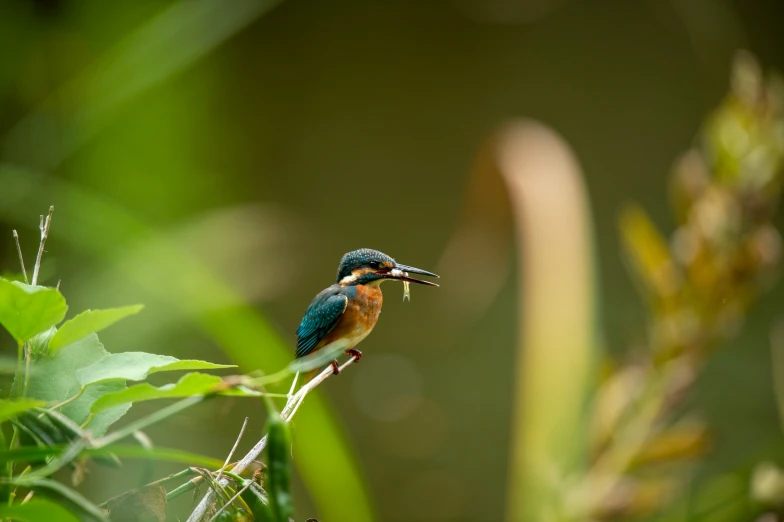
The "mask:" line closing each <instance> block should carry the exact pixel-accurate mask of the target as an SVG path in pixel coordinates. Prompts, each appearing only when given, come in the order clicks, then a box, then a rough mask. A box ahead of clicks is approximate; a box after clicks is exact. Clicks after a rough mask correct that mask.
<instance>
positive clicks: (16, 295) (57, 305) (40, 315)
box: [0, 279, 68, 342]
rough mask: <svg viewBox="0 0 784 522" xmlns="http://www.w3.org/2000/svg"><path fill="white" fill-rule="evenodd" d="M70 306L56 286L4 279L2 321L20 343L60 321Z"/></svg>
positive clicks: (0, 286)
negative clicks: (49, 286)
mask: <svg viewBox="0 0 784 522" xmlns="http://www.w3.org/2000/svg"><path fill="white" fill-rule="evenodd" d="M67 310H68V305H66V304H65V298H64V297H63V296H62V294H61V293H60V292H59V291H57V290H56V289H54V288H47V287H44V286H30V285H26V284H24V283H20V282H18V281H8V280H7V279H0V324H2V325H3V327H4V328H5V329H6V330H8V332H9V333H10V334H11V335H12V336H13V338H14V339H16V340H17V342H24V341H26V340H28V339H30V338H31V337H32V336H34V335H35V334H37V333H38V332H42V331H44V330H46V329H47V328H49V327H50V326H54V325H55V324H57V323H59V322H60V321H62V320H63V317H65V312H66V311H67Z"/></svg>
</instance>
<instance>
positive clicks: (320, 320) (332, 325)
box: [297, 248, 438, 374]
mask: <svg viewBox="0 0 784 522" xmlns="http://www.w3.org/2000/svg"><path fill="white" fill-rule="evenodd" d="M409 273H411V274H421V275H426V276H432V277H438V275H436V274H434V273H432V272H428V271H427V270H421V269H419V268H414V267H413V266H407V265H401V264H399V263H397V262H396V261H395V260H394V259H392V258H391V257H389V256H388V255H386V254H384V253H382V252H379V251H378V250H371V249H369V248H362V249H359V250H354V251H353V252H349V253H348V254H346V255H344V256H343V259H341V260H340V266H339V267H338V277H337V281H336V283H335V284H334V285H332V286H330V287H329V288H326V289H324V290H322V291H321V292H320V293H319V294H318V295H317V296H316V297H315V298H314V299H313V301H312V302H311V303H310V306H309V307H308V310H307V311H306V312H305V316H304V317H303V318H302V322H301V323H300V325H299V328H298V329H297V358H299V357H305V356H306V355H310V354H312V353H314V352H316V351H318V350H325V349H326V350H329V352H330V353H335V354H336V355H337V354H338V353H340V352H345V353H347V354H349V355H351V356H353V357H356V359H357V361H359V359H360V358H361V357H362V352H360V351H359V350H357V349H356V348H355V347H356V346H357V345H358V344H359V343H360V342H362V340H363V339H365V337H367V336H368V334H369V333H370V332H371V331H372V330H373V327H374V326H376V322H377V321H378V316H379V314H380V313H381V305H382V303H383V296H382V295H381V288H380V287H381V283H383V282H384V281H407V282H409V283H419V284H422V285H429V286H438V285H437V284H435V283H431V282H429V281H423V280H421V279H416V278H413V277H410V276H409V275H408V274H409ZM330 364H332V371H333V372H334V373H335V374H337V373H339V369H338V368H339V367H338V362H337V361H336V360H334V361H332V362H331V363H330Z"/></svg>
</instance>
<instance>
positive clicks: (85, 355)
mask: <svg viewBox="0 0 784 522" xmlns="http://www.w3.org/2000/svg"><path fill="white" fill-rule="evenodd" d="M107 355H108V353H107V352H106V350H104V348H103V345H102V344H101V343H100V341H98V336H97V335H95V334H90V335H88V336H87V337H85V338H83V339H81V340H79V341H76V342H75V343H71V344H69V345H68V346H66V347H65V348H63V349H61V350H58V351H57V352H55V354H54V356H53V357H51V358H45V359H41V360H40V361H37V362H36V364H35V367H36V370H37V371H36V372H35V373H34V374H32V375H31V376H30V383H29V385H28V395H29V396H30V397H32V398H34V399H40V400H43V401H47V402H49V403H50V404H56V403H59V402H62V401H64V400H66V399H70V398H72V397H74V396H75V395H76V394H77V393H79V390H81V388H82V386H81V384H79V381H78V379H77V378H76V374H77V372H78V371H79V370H80V369H82V368H85V367H87V366H90V365H92V364H94V363H96V362H97V361H99V360H101V359H102V358H104V357H106V356H107ZM125 389H127V387H126V386H125V383H124V382H122V381H109V382H102V383H97V384H93V385H91V386H88V387H87V388H85V390H84V392H83V393H82V395H81V396H80V397H79V398H78V399H76V400H73V401H71V402H69V403H68V404H66V405H65V406H63V407H62V409H61V410H60V411H61V413H63V414H64V415H65V416H66V417H68V418H69V419H71V420H73V421H74V422H75V423H77V424H79V425H81V424H82V423H84V421H85V420H87V417H88V416H90V407H91V406H92V405H93V403H94V402H95V401H96V399H98V398H99V397H102V396H103V395H105V394H107V393H114V392H119V391H121V390H125ZM130 407H131V406H130V404H124V405H121V406H119V407H117V408H112V409H107V410H106V411H102V412H101V413H100V414H97V415H96V416H95V417H94V418H93V419H92V420H91V421H90V424H89V430H90V431H91V432H92V433H93V436H95V437H101V436H103V434H104V433H106V430H107V429H108V428H109V426H111V425H112V424H113V423H114V422H116V421H117V420H118V419H119V418H120V417H122V416H123V415H125V412H127V411H128V409H129V408H130Z"/></svg>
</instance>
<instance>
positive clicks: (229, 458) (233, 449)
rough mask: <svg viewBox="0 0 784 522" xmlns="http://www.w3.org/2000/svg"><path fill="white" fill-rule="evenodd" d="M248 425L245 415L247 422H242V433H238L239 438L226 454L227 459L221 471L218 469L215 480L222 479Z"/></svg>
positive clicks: (246, 420)
mask: <svg viewBox="0 0 784 522" xmlns="http://www.w3.org/2000/svg"><path fill="white" fill-rule="evenodd" d="M247 426H248V418H247V417H245V422H243V423H242V428H240V434H239V435H237V440H236V441H234V446H232V448H231V451H230V452H229V454H228V455H227V456H226V461H225V462H224V463H223V467H222V468H221V469H220V471H218V476H217V477H215V480H220V478H221V475H222V474H223V470H224V469H225V468H226V466H228V465H229V461H231V457H232V455H234V452H235V451H237V446H239V444H240V440H241V439H242V435H243V434H244V433H245V428H246V427H247Z"/></svg>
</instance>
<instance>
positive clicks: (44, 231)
mask: <svg viewBox="0 0 784 522" xmlns="http://www.w3.org/2000/svg"><path fill="white" fill-rule="evenodd" d="M53 213H54V205H52V206H51V207H49V215H48V216H46V222H44V217H43V216H41V223H40V224H39V225H38V228H40V229H41V244H39V245H38V257H36V258H35V267H34V268H33V280H32V284H33V286H35V285H37V284H38V271H39V270H40V269H41V257H43V255H44V245H45V244H46V238H47V237H49V225H51V224H52V214H53Z"/></svg>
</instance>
